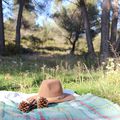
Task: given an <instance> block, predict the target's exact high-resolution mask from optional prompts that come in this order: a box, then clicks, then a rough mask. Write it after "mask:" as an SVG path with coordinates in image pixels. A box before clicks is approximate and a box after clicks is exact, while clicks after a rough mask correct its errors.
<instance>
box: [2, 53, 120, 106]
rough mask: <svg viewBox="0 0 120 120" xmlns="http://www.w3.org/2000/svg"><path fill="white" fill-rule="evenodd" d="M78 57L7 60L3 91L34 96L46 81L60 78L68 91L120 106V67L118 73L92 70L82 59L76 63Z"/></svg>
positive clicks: (25, 57)
mask: <svg viewBox="0 0 120 120" xmlns="http://www.w3.org/2000/svg"><path fill="white" fill-rule="evenodd" d="M75 57H76V56H74V57H73V56H67V57H62V58H61V57H58V58H57V59H54V58H55V56H52V57H50V56H49V57H45V58H44V57H43V56H39V58H37V59H35V56H33V58H31V56H29V55H26V56H16V57H14V56H12V57H3V58H1V59H0V90H12V91H20V92H25V93H33V92H37V91H38V89H39V85H40V83H41V81H42V80H44V79H48V78H56V79H60V80H61V82H62V84H63V86H64V88H65V89H72V90H74V91H75V92H76V93H78V94H86V93H93V94H95V95H97V96H101V97H104V98H108V99H109V100H112V101H113V102H116V103H118V104H120V74H119V64H118V68H117V69H116V70H113V69H112V67H111V69H110V70H106V71H103V68H102V67H101V68H98V69H97V70H89V69H88V68H87V67H86V66H85V64H83V63H82V62H80V59H78V61H76V62H75V60H76V58H75ZM70 60H71V61H70ZM43 61H44V62H43ZM67 61H68V62H67ZM71 63H74V64H71Z"/></svg>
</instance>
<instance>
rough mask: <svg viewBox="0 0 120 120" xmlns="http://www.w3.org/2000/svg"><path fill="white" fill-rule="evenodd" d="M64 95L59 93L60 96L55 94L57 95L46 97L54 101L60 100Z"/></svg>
mask: <svg viewBox="0 0 120 120" xmlns="http://www.w3.org/2000/svg"><path fill="white" fill-rule="evenodd" d="M64 97H65V95H64V94H63V95H61V96H57V97H50V98H46V99H47V100H48V101H56V100H61V99H63V98H64Z"/></svg>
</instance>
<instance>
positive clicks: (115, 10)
mask: <svg viewBox="0 0 120 120" xmlns="http://www.w3.org/2000/svg"><path fill="white" fill-rule="evenodd" d="M112 9H113V15H112V25H111V38H110V54H111V56H113V55H114V54H115V48H116V47H115V45H116V36H117V23H118V0H114V1H113V8H112Z"/></svg>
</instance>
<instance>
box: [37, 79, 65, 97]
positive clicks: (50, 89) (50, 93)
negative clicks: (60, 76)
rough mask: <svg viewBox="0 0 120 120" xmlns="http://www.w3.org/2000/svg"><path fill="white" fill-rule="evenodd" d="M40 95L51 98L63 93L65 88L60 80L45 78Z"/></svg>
mask: <svg viewBox="0 0 120 120" xmlns="http://www.w3.org/2000/svg"><path fill="white" fill-rule="evenodd" d="M39 95H40V96H41V97H46V98H51V97H58V96H61V95H63V89H62V85H61V82H60V81H59V80H53V79H52V80H51V79H49V80H44V81H43V82H42V83H41V86H40V92H39Z"/></svg>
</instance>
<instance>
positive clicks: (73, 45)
mask: <svg viewBox="0 0 120 120" xmlns="http://www.w3.org/2000/svg"><path fill="white" fill-rule="evenodd" d="M78 38H79V33H76V35H75V40H74V41H73V42H72V49H71V51H70V54H74V52H75V46H76V42H77V41H78Z"/></svg>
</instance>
